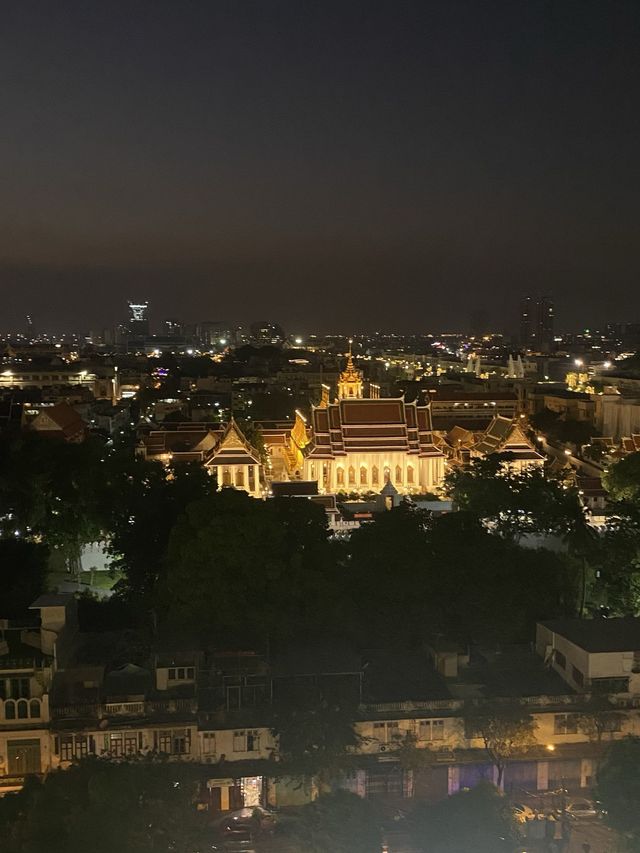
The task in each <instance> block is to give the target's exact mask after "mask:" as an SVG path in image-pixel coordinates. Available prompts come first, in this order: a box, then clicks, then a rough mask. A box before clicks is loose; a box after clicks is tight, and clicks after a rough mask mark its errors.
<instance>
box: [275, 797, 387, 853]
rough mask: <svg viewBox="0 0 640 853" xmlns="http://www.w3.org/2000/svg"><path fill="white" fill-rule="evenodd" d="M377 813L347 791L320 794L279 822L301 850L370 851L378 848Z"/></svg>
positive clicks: (320, 852)
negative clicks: (296, 812)
mask: <svg viewBox="0 0 640 853" xmlns="http://www.w3.org/2000/svg"><path fill="white" fill-rule="evenodd" d="M380 823H381V821H380V813H379V810H378V808H377V807H376V806H375V804H374V803H372V802H371V801H369V800H363V799H361V798H360V797H358V796H357V795H356V794H351V793H349V792H348V791H336V792H335V793H332V794H323V795H322V796H321V797H319V798H318V799H317V800H316V801H315V802H313V803H309V804H308V805H306V806H303V807H302V809H300V811H299V812H298V814H297V815H296V816H295V817H293V816H292V817H290V818H289V819H288V820H286V821H285V822H284V823H283V825H282V830H281V831H282V835H283V836H284V837H285V838H286V839H288V840H289V841H293V843H294V845H296V846H295V849H296V851H298V850H299V851H300V853H328V851H331V853H372V851H376V850H380V843H381V838H382V833H381V829H380Z"/></svg>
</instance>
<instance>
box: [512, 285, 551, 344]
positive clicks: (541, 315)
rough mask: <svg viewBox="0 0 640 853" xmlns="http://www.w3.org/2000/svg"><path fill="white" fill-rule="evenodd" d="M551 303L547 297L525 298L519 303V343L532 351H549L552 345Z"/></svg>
mask: <svg viewBox="0 0 640 853" xmlns="http://www.w3.org/2000/svg"><path fill="white" fill-rule="evenodd" d="M553 322H554V312H553V302H552V300H551V299H550V297H548V296H538V297H536V298H535V299H534V298H532V297H531V296H525V297H524V299H523V300H522V302H521V303H520V343H521V344H522V346H524V347H528V348H529V349H534V350H550V349H551V347H552V344H553Z"/></svg>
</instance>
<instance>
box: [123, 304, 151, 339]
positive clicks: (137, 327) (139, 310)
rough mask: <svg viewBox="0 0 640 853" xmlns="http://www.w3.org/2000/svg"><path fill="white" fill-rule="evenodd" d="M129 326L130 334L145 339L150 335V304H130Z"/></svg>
mask: <svg viewBox="0 0 640 853" xmlns="http://www.w3.org/2000/svg"><path fill="white" fill-rule="evenodd" d="M127 326H128V329H129V332H130V334H132V335H139V336H140V337H145V336H146V335H148V334H149V303H148V302H129V317H128V320H127Z"/></svg>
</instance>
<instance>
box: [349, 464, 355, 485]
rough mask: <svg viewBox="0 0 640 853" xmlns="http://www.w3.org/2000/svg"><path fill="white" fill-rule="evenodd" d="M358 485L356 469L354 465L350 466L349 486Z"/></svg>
mask: <svg viewBox="0 0 640 853" xmlns="http://www.w3.org/2000/svg"><path fill="white" fill-rule="evenodd" d="M355 484H356V469H355V468H354V467H353V465H349V485H350V486H355Z"/></svg>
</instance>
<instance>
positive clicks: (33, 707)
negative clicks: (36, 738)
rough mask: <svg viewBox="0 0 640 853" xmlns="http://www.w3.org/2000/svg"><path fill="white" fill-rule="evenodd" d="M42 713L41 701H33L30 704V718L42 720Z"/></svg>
mask: <svg viewBox="0 0 640 853" xmlns="http://www.w3.org/2000/svg"><path fill="white" fill-rule="evenodd" d="M41 713H42V711H41V708H40V700H39V699H32V700H31V702H29V716H30V717H31V719H32V720H37V719H39V718H40V715H41Z"/></svg>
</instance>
